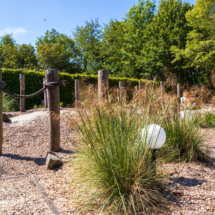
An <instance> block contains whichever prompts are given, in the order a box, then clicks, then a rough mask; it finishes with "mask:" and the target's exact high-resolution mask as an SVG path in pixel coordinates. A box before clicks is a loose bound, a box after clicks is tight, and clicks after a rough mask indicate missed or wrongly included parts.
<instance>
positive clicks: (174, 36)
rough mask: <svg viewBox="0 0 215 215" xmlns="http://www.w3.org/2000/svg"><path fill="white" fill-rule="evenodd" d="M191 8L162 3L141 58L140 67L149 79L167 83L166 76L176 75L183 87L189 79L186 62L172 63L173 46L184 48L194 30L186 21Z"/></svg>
mask: <svg viewBox="0 0 215 215" xmlns="http://www.w3.org/2000/svg"><path fill="white" fill-rule="evenodd" d="M191 9H192V7H191V6H190V5H189V4H188V3H182V1H181V0H179V1H178V0H161V1H160V4H159V8H158V11H157V14H156V15H155V17H154V19H153V22H152V23H151V24H150V25H149V26H148V28H147V29H146V33H145V37H146V38H147V42H146V43H144V44H143V49H142V55H141V57H140V58H139V64H140V67H144V68H145V70H146V73H147V74H146V75H147V76H155V75H156V77H157V78H159V79H161V80H165V76H164V74H165V73H167V74H168V73H173V74H175V75H176V77H177V78H178V80H179V81H180V83H182V84H183V81H184V79H185V77H186V75H185V74H186V72H187V71H186V70H184V68H183V64H184V62H183V61H182V60H181V61H180V62H177V63H173V62H172V61H173V60H174V55H173V54H172V53H171V50H170V48H171V46H173V45H174V46H176V47H180V48H184V47H185V45H186V38H187V35H188V33H189V32H190V31H191V30H192V28H191V27H190V26H189V25H188V22H187V20H186V18H185V15H186V13H187V11H189V10H191Z"/></svg>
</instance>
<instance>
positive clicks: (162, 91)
mask: <svg viewBox="0 0 215 215" xmlns="http://www.w3.org/2000/svg"><path fill="white" fill-rule="evenodd" d="M160 88H161V95H162V96H163V95H164V82H163V81H161V82H160Z"/></svg>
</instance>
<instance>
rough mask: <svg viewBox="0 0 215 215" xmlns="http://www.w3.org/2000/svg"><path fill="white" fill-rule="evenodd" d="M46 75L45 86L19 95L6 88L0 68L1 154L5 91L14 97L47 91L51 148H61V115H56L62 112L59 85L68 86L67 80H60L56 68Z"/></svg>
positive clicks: (27, 96) (21, 97) (51, 149)
mask: <svg viewBox="0 0 215 215" xmlns="http://www.w3.org/2000/svg"><path fill="white" fill-rule="evenodd" d="M45 75H46V78H45V79H44V80H45V81H43V88H41V89H40V90H38V91H37V92H35V93H32V94H30V95H18V94H16V93H13V92H10V91H8V90H6V89H4V87H5V86H6V83H5V82H4V81H2V70H1V69H0V155H1V154H2V145H3V92H4V93H6V94H8V95H10V96H12V97H15V98H20V99H29V98H33V97H35V96H37V95H39V94H40V93H42V92H44V91H45V92H46V93H47V94H46V96H47V98H48V99H47V101H48V108H49V150H50V151H53V152H56V151H59V150H60V117H56V116H59V114H60V90H59V86H66V85H67V80H59V73H58V70H55V69H48V70H46V74H45ZM20 80H21V79H20ZM20 83H21V81H20ZM23 83H24V82H23ZM21 88H22V90H21ZM20 94H24V93H23V86H21V85H20ZM20 106H21V104H20ZM21 111H22V110H21Z"/></svg>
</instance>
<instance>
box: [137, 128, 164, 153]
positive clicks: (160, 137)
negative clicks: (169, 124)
mask: <svg viewBox="0 0 215 215" xmlns="http://www.w3.org/2000/svg"><path fill="white" fill-rule="evenodd" d="M141 137H142V139H143V140H145V139H146V144H147V145H148V146H150V148H151V149H159V148H161V147H162V146H163V145H164V143H165V142H166V132H165V131H164V129H163V128H162V127H161V126H159V125H156V124H150V125H148V126H147V127H146V128H143V130H142V133H141Z"/></svg>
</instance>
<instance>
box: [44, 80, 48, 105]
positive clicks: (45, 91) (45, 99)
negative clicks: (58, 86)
mask: <svg viewBox="0 0 215 215" xmlns="http://www.w3.org/2000/svg"><path fill="white" fill-rule="evenodd" d="M44 82H46V78H43V83H44ZM44 86H45V84H43V87H44ZM44 107H45V108H48V98H47V90H46V89H45V90H44Z"/></svg>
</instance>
